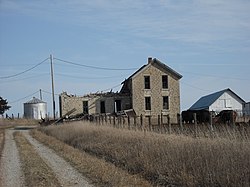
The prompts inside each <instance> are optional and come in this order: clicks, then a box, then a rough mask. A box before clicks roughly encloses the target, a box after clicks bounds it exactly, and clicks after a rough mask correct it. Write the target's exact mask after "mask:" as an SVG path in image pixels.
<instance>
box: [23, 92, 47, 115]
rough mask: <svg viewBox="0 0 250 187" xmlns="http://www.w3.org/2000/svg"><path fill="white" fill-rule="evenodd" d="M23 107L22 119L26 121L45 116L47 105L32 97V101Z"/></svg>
mask: <svg viewBox="0 0 250 187" xmlns="http://www.w3.org/2000/svg"><path fill="white" fill-rule="evenodd" d="M23 105H24V118H28V119H42V118H45V117H46V114H47V103H46V102H44V101H42V100H40V99H37V98H35V97H33V99H32V100H30V101H27V102H26V103H24V104H23Z"/></svg>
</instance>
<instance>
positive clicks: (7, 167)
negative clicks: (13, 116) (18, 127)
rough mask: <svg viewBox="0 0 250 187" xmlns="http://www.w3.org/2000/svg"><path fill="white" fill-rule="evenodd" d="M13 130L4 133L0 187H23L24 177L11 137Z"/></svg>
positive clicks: (14, 143) (0, 164)
mask: <svg viewBox="0 0 250 187" xmlns="http://www.w3.org/2000/svg"><path fill="white" fill-rule="evenodd" d="M13 132H14V130H6V131H5V144H4V149H3V153H2V156H1V163H0V181H1V184H0V185H2V186H6V187H8V186H11V187H12V186H16V187H19V186H24V176H23V175H22V172H21V163H20V159H19V154H18V150H17V146H16V142H15V140H14V137H13Z"/></svg>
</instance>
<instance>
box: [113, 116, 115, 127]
mask: <svg viewBox="0 0 250 187" xmlns="http://www.w3.org/2000/svg"><path fill="white" fill-rule="evenodd" d="M113 126H114V127H115V116H113Z"/></svg>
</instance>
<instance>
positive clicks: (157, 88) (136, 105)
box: [132, 65, 180, 123]
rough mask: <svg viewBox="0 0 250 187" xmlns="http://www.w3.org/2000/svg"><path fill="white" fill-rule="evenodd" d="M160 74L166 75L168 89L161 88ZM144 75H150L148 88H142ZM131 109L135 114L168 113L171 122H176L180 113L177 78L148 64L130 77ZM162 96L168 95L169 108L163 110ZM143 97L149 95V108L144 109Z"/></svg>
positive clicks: (155, 115)
mask: <svg viewBox="0 0 250 187" xmlns="http://www.w3.org/2000/svg"><path fill="white" fill-rule="evenodd" d="M162 75H168V89H163V88H162ZM144 76H150V89H144ZM132 93H133V94H132V101H133V109H134V110H135V112H136V114H137V115H141V114H142V115H145V116H147V115H151V116H152V117H157V116H158V115H161V114H163V115H169V117H170V120H171V121H170V122H171V123H177V114H179V113H180V90H179V80H178V79H176V78H174V77H173V76H172V75H171V74H170V73H168V72H166V71H164V70H161V69H160V68H156V67H155V66H153V65H149V66H147V67H146V68H144V69H143V70H142V71H141V72H139V73H138V74H137V75H135V76H134V77H133V78H132ZM163 96H168V97H169V109H168V110H163ZM145 97H151V110H145Z"/></svg>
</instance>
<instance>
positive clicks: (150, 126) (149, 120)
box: [148, 116, 152, 131]
mask: <svg viewBox="0 0 250 187" xmlns="http://www.w3.org/2000/svg"><path fill="white" fill-rule="evenodd" d="M148 127H149V131H152V125H151V116H148Z"/></svg>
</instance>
